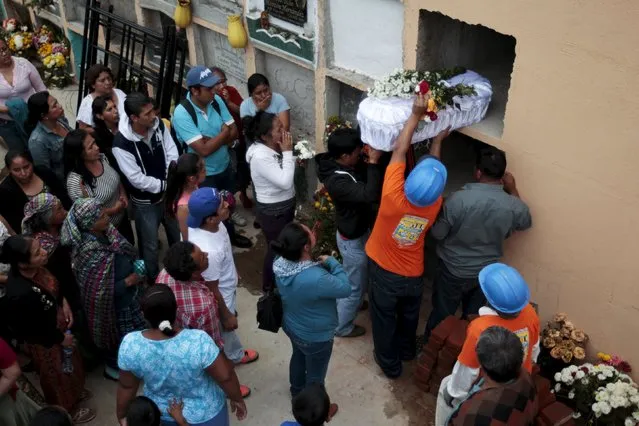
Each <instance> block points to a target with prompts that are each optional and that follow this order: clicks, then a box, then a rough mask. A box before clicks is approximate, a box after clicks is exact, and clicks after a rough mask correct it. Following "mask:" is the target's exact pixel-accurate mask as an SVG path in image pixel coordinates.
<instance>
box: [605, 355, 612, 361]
mask: <svg viewBox="0 0 639 426" xmlns="http://www.w3.org/2000/svg"><path fill="white" fill-rule="evenodd" d="M611 359H612V357H611V356H610V355H608V354H604V357H603V360H604V361H606V362H608V361H610V360H611Z"/></svg>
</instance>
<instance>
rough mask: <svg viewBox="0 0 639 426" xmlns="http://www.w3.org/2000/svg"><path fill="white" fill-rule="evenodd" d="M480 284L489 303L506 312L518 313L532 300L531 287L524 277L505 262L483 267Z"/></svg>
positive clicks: (480, 273) (499, 310)
mask: <svg viewBox="0 0 639 426" xmlns="http://www.w3.org/2000/svg"><path fill="white" fill-rule="evenodd" d="M479 285H480V286H481V290H482V291H483V292H484V296H486V299H488V303H490V305H491V306H492V307H493V308H495V310H497V311H498V312H501V313H504V314H516V313H518V312H520V311H521V310H522V309H524V308H525V307H526V305H527V304H528V302H529V301H530V289H528V284H526V280H524V277H522V276H521V274H520V273H519V272H517V270H516V269H515V268H513V267H511V266H508V265H504V264H503V263H493V264H491V265H488V266H486V267H485V268H484V269H482V270H481V271H480V272H479Z"/></svg>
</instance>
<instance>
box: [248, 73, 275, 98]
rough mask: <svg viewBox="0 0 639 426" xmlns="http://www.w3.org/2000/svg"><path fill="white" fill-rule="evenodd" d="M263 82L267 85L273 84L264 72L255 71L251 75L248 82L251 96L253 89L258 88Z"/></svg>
mask: <svg viewBox="0 0 639 426" xmlns="http://www.w3.org/2000/svg"><path fill="white" fill-rule="evenodd" d="M262 84H263V85H265V86H268V87H271V85H270V84H269V82H268V78H266V76H265V75H264V74H260V73H255V74H253V75H252V76H250V77H249V79H248V82H247V84H246V85H247V86H248V92H249V96H251V95H252V94H253V91H254V90H255V89H257V88H258V87H259V86H261V85H262Z"/></svg>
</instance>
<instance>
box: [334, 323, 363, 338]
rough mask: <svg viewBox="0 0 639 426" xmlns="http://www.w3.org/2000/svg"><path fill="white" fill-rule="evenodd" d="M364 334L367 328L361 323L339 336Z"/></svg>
mask: <svg viewBox="0 0 639 426" xmlns="http://www.w3.org/2000/svg"><path fill="white" fill-rule="evenodd" d="M364 334H366V329H365V328H364V327H362V326H361V325H357V324H355V325H354V326H353V329H352V330H351V332H350V333H348V334H345V335H343V336H338V337H359V336H363V335H364Z"/></svg>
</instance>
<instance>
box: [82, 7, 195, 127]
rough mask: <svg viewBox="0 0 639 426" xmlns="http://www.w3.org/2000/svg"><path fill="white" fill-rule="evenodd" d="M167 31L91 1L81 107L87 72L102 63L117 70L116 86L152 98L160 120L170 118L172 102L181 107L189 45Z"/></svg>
mask: <svg viewBox="0 0 639 426" xmlns="http://www.w3.org/2000/svg"><path fill="white" fill-rule="evenodd" d="M132 8H133V2H131V9H132ZM127 12H129V13H130V12H131V11H127ZM163 32H164V33H163V34H162V33H159V32H157V31H154V30H152V29H149V28H145V27H143V26H141V25H138V24H137V23H135V22H133V21H129V20H127V19H125V18H123V17H121V16H118V15H116V14H114V11H113V6H112V5H111V6H109V8H108V9H103V8H102V7H101V4H100V1H99V0H87V6H86V12H85V18H84V41H83V46H82V65H81V67H80V81H79V84H80V88H79V94H80V95H81V96H78V108H79V107H80V103H81V102H82V98H84V96H85V95H86V94H87V92H88V91H89V88H88V87H87V86H86V84H85V81H84V80H85V73H86V69H87V68H89V67H90V66H91V65H93V64H96V63H98V62H101V63H103V64H104V65H106V66H108V67H110V68H111V70H112V71H113V73H114V75H115V82H114V83H115V87H117V88H119V89H121V90H123V91H124V92H125V93H131V92H142V93H145V94H147V95H152V96H153V98H155V100H156V102H157V106H158V108H159V109H160V114H161V115H162V117H169V113H170V109H171V103H174V104H175V105H177V104H178V103H179V101H180V99H181V97H182V94H183V89H182V81H183V77H184V73H185V67H186V58H187V55H188V46H187V42H186V38H185V37H183V36H180V34H179V33H178V31H177V29H176V27H175V26H174V25H169V26H165V27H164V28H163Z"/></svg>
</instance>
